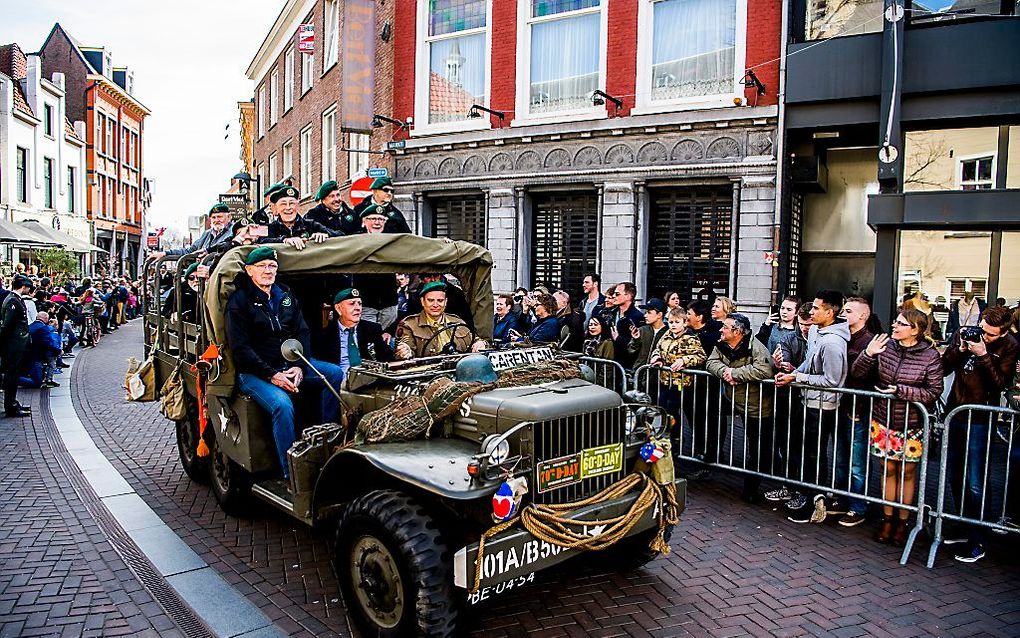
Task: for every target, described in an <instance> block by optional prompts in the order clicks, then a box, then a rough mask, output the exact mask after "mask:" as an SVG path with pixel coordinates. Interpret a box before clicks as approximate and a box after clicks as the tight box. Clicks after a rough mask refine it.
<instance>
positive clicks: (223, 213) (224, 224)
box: [152, 204, 234, 259]
mask: <svg viewBox="0 0 1020 638" xmlns="http://www.w3.org/2000/svg"><path fill="white" fill-rule="evenodd" d="M233 236H234V223H233V222H232V221H231V214H230V208H228V207H227V205H226V204H213V206H212V208H210V209H209V228H208V229H207V230H206V231H205V232H204V233H202V234H201V235H199V236H198V239H196V240H195V242H194V243H193V244H191V245H190V246H185V247H184V248H173V249H171V250H168V251H166V252H154V253H152V257H153V259H159V258H161V257H164V256H165V255H177V256H180V255H188V254H190V253H194V252H209V251H210V250H213V249H214V248H215V247H218V246H219V245H220V244H228V243H230V240H231V239H232V238H233Z"/></svg>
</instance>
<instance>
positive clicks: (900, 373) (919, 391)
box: [851, 308, 943, 547]
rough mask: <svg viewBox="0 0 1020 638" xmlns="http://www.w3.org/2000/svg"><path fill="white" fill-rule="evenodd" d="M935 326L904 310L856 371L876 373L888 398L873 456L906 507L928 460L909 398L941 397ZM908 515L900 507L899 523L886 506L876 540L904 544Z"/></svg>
mask: <svg viewBox="0 0 1020 638" xmlns="http://www.w3.org/2000/svg"><path fill="white" fill-rule="evenodd" d="M930 330H931V319H930V318H929V317H928V315H926V314H925V313H923V312H921V311H920V310H917V309H915V308H906V309H902V312H900V314H899V316H898V317H896V320H895V321H894V322H893V324H892V337H891V338H890V337H889V336H888V335H885V334H879V335H876V336H875V338H874V339H872V340H871V343H869V344H868V347H867V349H865V351H864V352H862V353H861V355H860V356H859V357H857V361H855V362H854V365H853V369H852V370H851V374H852V375H853V376H854V377H855V378H858V379H866V378H868V377H869V375H871V374H873V373H875V372H877V375H878V377H877V378H878V384H877V386H876V390H878V391H879V392H882V393H883V394H886V395H888V396H889V399H888V400H884V401H883V400H880V399H876V400H874V401H873V404H872V412H871V454H872V455H873V456H875V457H877V458H880V459H882V460H883V463H882V465H883V469H884V477H883V479H882V484H883V486H884V496H885V500H887V501H897V502H900V503H903V504H904V505H913V504H914V501H915V499H916V497H917V495H916V494H915V491H916V489H917V466H918V464H919V463H920V462H923V460H924V445H923V436H924V419H923V418H922V413H921V410H919V409H917V408H916V407H914V406H911V405H910V402H912V401H917V402H919V403H921V404H923V405H924V407H925V408H926V409H927V410H931V409H932V408H934V406H935V401H936V400H937V399H938V397H940V396H941V395H942V388H943V381H942V360H941V358H940V356H939V352H938V350H936V349H935V346H934V345H933V344H932V342H931V340H930V339H929V335H930ZM909 515H910V512H909V511H908V510H905V509H901V510H899V512H898V516H897V518H896V520H895V521H894V520H893V507H892V506H889V505H886V506H884V507H883V518H882V525H881V527H880V528H879V530H878V533H877V534H876V535H875V540H877V541H878V542H880V543H888V542H890V541H891V542H892V543H893V545H895V546H897V547H901V546H902V545H903V544H904V543H905V542H906V539H907V518H908V517H909ZM894 523H895V524H894Z"/></svg>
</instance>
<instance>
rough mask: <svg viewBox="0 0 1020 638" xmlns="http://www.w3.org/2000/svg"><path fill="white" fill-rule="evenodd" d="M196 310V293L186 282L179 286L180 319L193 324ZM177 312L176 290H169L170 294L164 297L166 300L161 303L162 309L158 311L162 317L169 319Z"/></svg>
mask: <svg viewBox="0 0 1020 638" xmlns="http://www.w3.org/2000/svg"><path fill="white" fill-rule="evenodd" d="M197 309H198V293H196V292H195V291H194V290H192V289H191V286H189V285H188V282H184V283H182V284H181V319H182V320H183V321H186V322H188V323H194V321H195V311H196V310H197ZM176 311H177V290H176V289H174V288H171V289H170V294H169V295H167V296H166V300H165V301H164V302H163V308H162V310H161V311H160V314H162V315H163V316H164V317H166V318H167V319H169V318H170V317H172V316H173V314H174V313H175V312H176Z"/></svg>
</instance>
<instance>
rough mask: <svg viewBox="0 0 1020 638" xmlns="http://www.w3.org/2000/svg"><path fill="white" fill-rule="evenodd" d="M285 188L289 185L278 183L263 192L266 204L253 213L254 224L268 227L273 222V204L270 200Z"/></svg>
mask: <svg viewBox="0 0 1020 638" xmlns="http://www.w3.org/2000/svg"><path fill="white" fill-rule="evenodd" d="M285 186H287V184H284V183H283V182H277V183H275V184H272V185H271V186H269V188H267V189H266V190H265V191H263V193H262V199H263V200H265V202H264V203H263V204H262V207H261V208H259V209H258V210H256V211H255V212H254V213H252V216H251V221H252V223H254V224H259V225H261V226H268V225H269V224H270V223H271V222H272V221H273V203H272V201H271V200H270V199H269V198H270V197H272V195H273V193H275V192H276V191H278V190H280V189H281V188H283V187H285Z"/></svg>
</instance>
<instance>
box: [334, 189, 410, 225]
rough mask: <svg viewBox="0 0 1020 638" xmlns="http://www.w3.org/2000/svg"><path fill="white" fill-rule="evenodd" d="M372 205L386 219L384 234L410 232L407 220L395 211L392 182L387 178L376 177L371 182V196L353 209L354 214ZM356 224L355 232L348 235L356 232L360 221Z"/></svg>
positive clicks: (359, 213)
mask: <svg viewBox="0 0 1020 638" xmlns="http://www.w3.org/2000/svg"><path fill="white" fill-rule="evenodd" d="M372 204H375V205H376V206H378V207H379V208H380V210H381V212H382V214H383V215H384V216H385V217H386V226H385V228H384V229H383V232H384V233H409V232H411V227H410V226H408V225H407V220H406V219H405V218H404V214H403V213H401V212H400V211H399V210H397V207H396V206H394V205H393V182H392V181H391V180H390V178H389V177H377V178H376V179H375V181H374V182H372V195H371V196H369V197H366V198H365V199H363V200H361V202H359V203H358V205H357V206H355V207H354V212H355V213H356V214H357V215H361V211H362V210H364V209H365V208H367V207H369V206H371V205H372ZM356 224H357V226H355V227H354V229H355V230H354V231H352V232H349V233H348V234H352V233H353V232H356V231H357V228H358V226H360V225H361V222H360V220H359V221H357V222H356ZM345 231H346V229H345Z"/></svg>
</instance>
